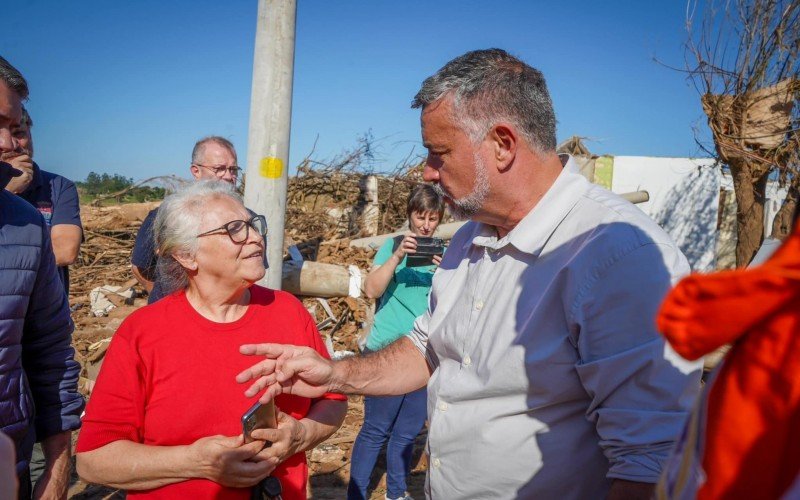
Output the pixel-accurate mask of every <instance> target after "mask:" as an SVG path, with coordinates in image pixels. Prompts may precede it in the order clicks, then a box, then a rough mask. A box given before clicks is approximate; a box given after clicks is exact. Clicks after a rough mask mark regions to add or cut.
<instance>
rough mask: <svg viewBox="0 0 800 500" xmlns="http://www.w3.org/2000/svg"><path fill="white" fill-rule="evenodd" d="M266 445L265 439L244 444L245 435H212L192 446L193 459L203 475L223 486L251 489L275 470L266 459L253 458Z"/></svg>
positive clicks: (190, 450)
mask: <svg viewBox="0 0 800 500" xmlns="http://www.w3.org/2000/svg"><path fill="white" fill-rule="evenodd" d="M263 447H264V441H253V442H252V443H247V444H245V443H244V436H242V435H239V436H234V437H226V436H210V437H205V438H200V439H198V440H197V441H195V442H194V443H192V444H191V445H189V452H190V453H191V454H192V459H193V460H194V462H195V463H196V464H198V467H199V468H200V473H201V477H204V478H205V479H209V480H211V481H214V482H216V483H219V484H221V485H223V486H229V487H232V488H248V487H250V486H253V485H255V484H258V482H259V481H261V480H262V479H264V478H265V477H267V476H268V475H269V473H270V472H271V471H272V469H274V467H272V468H270V464H269V463H267V462H263V461H262V462H257V461H253V459H254V457H255V456H256V455H258V453H259V452H260V451H261V449H262V448H263Z"/></svg>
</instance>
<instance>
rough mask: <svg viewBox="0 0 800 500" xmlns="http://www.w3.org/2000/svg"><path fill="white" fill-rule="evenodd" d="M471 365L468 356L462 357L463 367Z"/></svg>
mask: <svg viewBox="0 0 800 500" xmlns="http://www.w3.org/2000/svg"><path fill="white" fill-rule="evenodd" d="M471 364H472V358H470V357H469V356H464V365H465V366H469V365H471Z"/></svg>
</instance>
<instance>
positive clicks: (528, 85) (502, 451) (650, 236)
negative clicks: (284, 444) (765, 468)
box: [238, 49, 700, 500]
mask: <svg viewBox="0 0 800 500" xmlns="http://www.w3.org/2000/svg"><path fill="white" fill-rule="evenodd" d="M413 107H415V108H420V109H421V110H422V115H421V122H422V137H423V142H424V145H425V147H426V148H427V150H428V158H427V162H426V166H425V172H424V178H425V180H426V181H429V182H433V183H434V184H435V185H436V186H437V187H438V189H439V190H440V191H441V192H442V194H443V195H444V196H445V199H446V201H447V203H448V205H449V207H450V209H451V211H453V212H454V213H455V214H456V215H458V216H460V217H463V218H469V219H471V222H470V223H468V224H466V225H465V226H464V227H463V228H462V229H461V230H460V231H459V232H458V233H457V234H456V235H455V236H454V238H453V240H452V242H451V244H450V247H449V249H448V251H447V252H446V253H445V255H444V259H443V261H442V264H441V267H440V268H439V270H437V272H436V275H435V276H434V279H433V288H432V290H431V295H430V303H429V308H428V311H427V313H426V314H424V315H423V316H421V317H419V318H418V319H417V321H416V323H415V326H414V329H413V330H412V331H411V332H409V334H408V335H407V336H406V337H404V338H402V339H400V340H398V341H397V342H395V343H394V344H392V345H390V346H388V347H387V348H386V349H384V350H382V351H379V352H377V353H374V354H371V355H368V356H364V357H357V358H350V359H346V360H342V361H338V362H331V361H328V360H324V359H322V358H321V357H319V356H318V355H316V353H314V352H313V351H311V350H309V349H305V348H300V347H294V346H279V345H274V344H261V345H257V346H253V345H249V346H243V347H242V352H243V353H245V354H255V355H264V356H266V359H265V360H264V361H261V362H260V363H258V364H256V365H254V366H253V367H252V368H251V369H249V370H247V371H245V372H243V373H242V374H240V375H239V377H238V380H239V381H240V382H247V381H249V380H255V383H254V384H253V385H252V386H251V387H250V388H249V389H248V390H247V393H248V395H251V396H252V395H255V394H257V393H258V392H259V391H261V390H263V389H265V388H267V391H266V392H265V394H264V395H263V396H262V399H263V400H266V399H269V398H270V397H272V396H274V395H275V394H278V393H280V392H286V393H293V394H301V395H304V396H308V397H317V396H319V395H321V394H323V393H324V392H326V391H333V392H342V393H345V394H371V395H381V394H402V393H406V392H409V391H412V390H415V389H417V388H419V387H422V386H423V385H425V384H427V385H428V415H429V428H430V431H429V440H428V452H429V454H430V470H429V471H428V478H427V484H426V492H427V494H428V496H429V497H431V498H558V499H559V500H566V499H573V498H574V499H583V498H605V497H607V498H628V499H630V498H634V499H636V498H642V499H644V498H649V497H650V495H651V494H652V491H653V484H654V483H655V482H656V481H657V480H658V476H659V473H660V471H661V466H662V463H663V461H664V460H665V459H666V457H667V454H668V452H669V450H670V448H671V446H672V444H673V442H674V440H675V439H676V437H677V434H678V432H679V431H680V429H681V427H682V424H683V421H684V419H685V417H686V415H687V411H688V409H689V408H690V406H691V404H692V402H693V401H694V398H695V396H696V394H697V392H698V389H699V381H700V365H699V364H698V363H688V362H686V361H685V360H683V359H681V358H680V357H678V356H677V355H676V354H675V353H674V352H673V351H672V350H671V349H670V348H669V346H667V345H666V344H665V342H664V340H663V339H662V338H661V336H660V335H659V334H658V332H657V331H656V330H655V323H654V317H655V313H656V311H657V310H658V307H659V304H660V302H661V299H662V297H663V296H664V294H665V293H666V292H667V290H668V289H669V288H670V287H671V285H672V283H674V282H675V281H676V280H677V279H678V278H679V277H681V276H682V275H684V274H686V273H688V272H689V270H690V269H689V265H688V263H687V261H686V259H685V258H684V256H683V255H682V254H681V252H680V250H679V249H678V247H677V246H676V245H675V244H674V243H673V242H672V241H671V240H670V238H669V236H667V234H666V233H664V231H662V230H661V229H660V228H659V227H658V226H657V225H656V224H655V223H654V222H653V221H652V220H650V219H649V218H648V217H647V216H646V215H645V214H644V213H643V212H641V211H640V210H639V209H637V208H636V207H634V206H633V205H631V204H630V203H628V202H627V201H625V200H623V199H621V198H619V197H617V196H615V195H614V194H612V193H610V192H609V191H606V190H604V189H603V188H601V187H598V186H596V185H593V184H591V183H589V182H588V181H586V179H585V178H583V177H582V176H581V175H580V174H579V173H578V171H577V168H576V165H575V164H574V162H573V161H572V159H571V158H570V157H568V156H566V155H562V156H559V155H558V154H556V152H555V147H556V139H555V123H556V120H555V114H554V112H553V108H552V103H551V100H550V96H549V93H548V91H547V87H546V84H545V81H544V77H543V76H542V74H541V73H540V72H539V71H537V70H536V69H534V68H532V67H530V66H528V65H527V64H525V63H524V62H522V61H520V60H519V59H517V58H515V57H513V56H510V55H509V54H508V53H506V52H504V51H502V50H499V49H489V50H480V51H473V52H469V53H467V54H464V55H462V56H460V57H458V58H456V59H454V60H453V61H451V62H449V63H447V65H445V66H444V67H443V68H442V69H441V70H439V71H438V72H437V73H436V74H434V75H433V76H431V77H430V78H428V79H427V80H425V82H424V83H423V85H422V88H421V90H420V91H419V93H418V94H417V95H416V97H415V99H414V102H413Z"/></svg>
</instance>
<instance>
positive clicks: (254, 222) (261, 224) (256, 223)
mask: <svg viewBox="0 0 800 500" xmlns="http://www.w3.org/2000/svg"><path fill="white" fill-rule="evenodd" d="M251 227H252V228H253V229H255V231H256V233H258V235H259V236H261V237H264V236H266V234H267V219H265V218H264V216H263V215H256V216H254V217H253V218H252V219H250V220H232V221H230V222H228V223H227V224H223V225H221V226H220V227H218V228H216V229H212V230H211V231H206V232H205V233H200V234H198V235H197V237H198V238H199V237H201V236H208V235H209V234H213V233H216V232H217V231H223V230H224V231H225V232H226V233H228V237H229V238H230V239H231V241H232V242H234V243H244V242H245V241H247V237H248V236H250V228H251Z"/></svg>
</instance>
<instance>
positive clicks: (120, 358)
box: [76, 323, 145, 453]
mask: <svg viewBox="0 0 800 500" xmlns="http://www.w3.org/2000/svg"><path fill="white" fill-rule="evenodd" d="M129 333H130V332H129V328H128V327H127V325H126V324H124V323H123V325H122V326H120V328H119V330H118V331H117V333H116V334H115V335H114V337H113V339H112V340H111V345H109V347H108V352H106V355H105V359H104V360H103V367H102V368H101V370H100V375H99V376H98V378H97V383H96V384H95V386H94V390H93V391H92V394H91V397H90V399H89V404H88V405H87V407H86V414H85V415H84V417H83V426H82V428H81V431H80V435H79V437H78V444H77V446H76V452H78V453H80V452H84V451H92V450H95V449H97V448H100V447H102V446H105V445H106V444H108V443H111V442H113V441H119V440H127V441H134V442H137V443H141V442H142V440H143V437H142V428H143V418H144V415H143V410H144V407H145V386H144V374H143V371H144V369H143V363H142V360H141V357H140V356H139V354H138V352H137V351H136V349H134V347H133V345H132V343H131V341H130V339H129Z"/></svg>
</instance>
